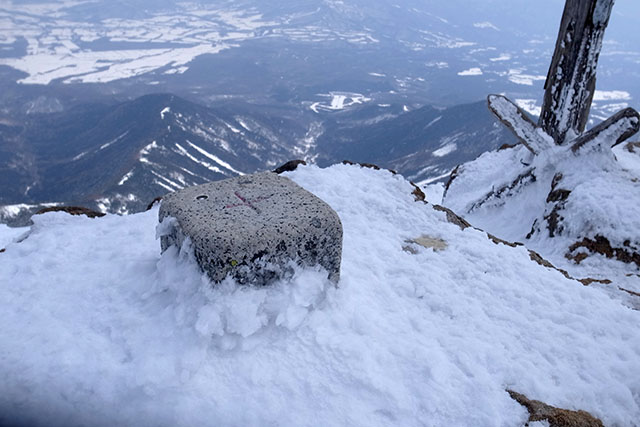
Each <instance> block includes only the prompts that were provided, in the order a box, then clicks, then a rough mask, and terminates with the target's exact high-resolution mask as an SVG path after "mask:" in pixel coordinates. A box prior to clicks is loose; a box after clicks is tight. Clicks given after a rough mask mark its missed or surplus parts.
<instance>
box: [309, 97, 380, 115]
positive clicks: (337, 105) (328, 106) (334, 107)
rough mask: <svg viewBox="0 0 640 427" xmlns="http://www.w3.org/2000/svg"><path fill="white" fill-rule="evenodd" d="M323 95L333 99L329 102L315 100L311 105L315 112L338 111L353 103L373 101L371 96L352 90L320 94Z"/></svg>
mask: <svg viewBox="0 0 640 427" xmlns="http://www.w3.org/2000/svg"><path fill="white" fill-rule="evenodd" d="M320 96H321V97H325V98H330V99H331V101H330V102H329V103H325V102H314V103H313V104H311V106H310V107H309V108H310V109H311V110H312V111H313V112H314V113H319V112H320V111H338V110H344V109H345V108H347V107H351V106H353V105H358V104H364V103H366V102H369V101H371V98H367V97H366V96H364V95H362V94H360V93H352V92H329V94H323V95H320Z"/></svg>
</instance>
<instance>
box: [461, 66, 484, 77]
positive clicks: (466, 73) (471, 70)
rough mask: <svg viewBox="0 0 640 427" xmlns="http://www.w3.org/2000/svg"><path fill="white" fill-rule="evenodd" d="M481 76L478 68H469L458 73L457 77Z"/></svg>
mask: <svg viewBox="0 0 640 427" xmlns="http://www.w3.org/2000/svg"><path fill="white" fill-rule="evenodd" d="M482 74H483V73H482V70H481V69H480V68H478V67H473V68H469V69H468V70H464V71H460V72H459V73H458V75H459V76H481V75H482Z"/></svg>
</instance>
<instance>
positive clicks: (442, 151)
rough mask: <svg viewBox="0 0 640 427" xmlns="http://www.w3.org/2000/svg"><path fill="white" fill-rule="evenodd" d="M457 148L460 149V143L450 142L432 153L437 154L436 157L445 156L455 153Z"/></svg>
mask: <svg viewBox="0 0 640 427" xmlns="http://www.w3.org/2000/svg"><path fill="white" fill-rule="evenodd" d="M457 149H458V145H457V144H456V143H455V142H452V143H450V144H447V145H445V146H443V147H440V148H438V149H437V150H435V151H434V152H432V153H431V154H432V155H433V156H435V157H444V156H446V155H447V154H451V153H453V152H454V151H456V150H457Z"/></svg>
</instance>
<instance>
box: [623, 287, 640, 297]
mask: <svg viewBox="0 0 640 427" xmlns="http://www.w3.org/2000/svg"><path fill="white" fill-rule="evenodd" d="M618 289H620V290H621V291H623V292H626V293H628V294H629V295H633V296H634V297H640V293H638V292H634V291H630V290H629V289H625V288H621V287H620V286H618Z"/></svg>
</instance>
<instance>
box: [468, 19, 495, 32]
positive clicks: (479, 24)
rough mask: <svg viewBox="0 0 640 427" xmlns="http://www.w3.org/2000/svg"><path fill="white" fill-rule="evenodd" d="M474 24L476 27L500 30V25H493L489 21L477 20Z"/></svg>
mask: <svg viewBox="0 0 640 427" xmlns="http://www.w3.org/2000/svg"><path fill="white" fill-rule="evenodd" d="M473 26H474V27H476V28H482V29H491V30H496V31H500V29H499V28H498V27H496V26H495V25H493V24H492V23H491V22H488V21H485V22H476V23H475V24H473Z"/></svg>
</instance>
